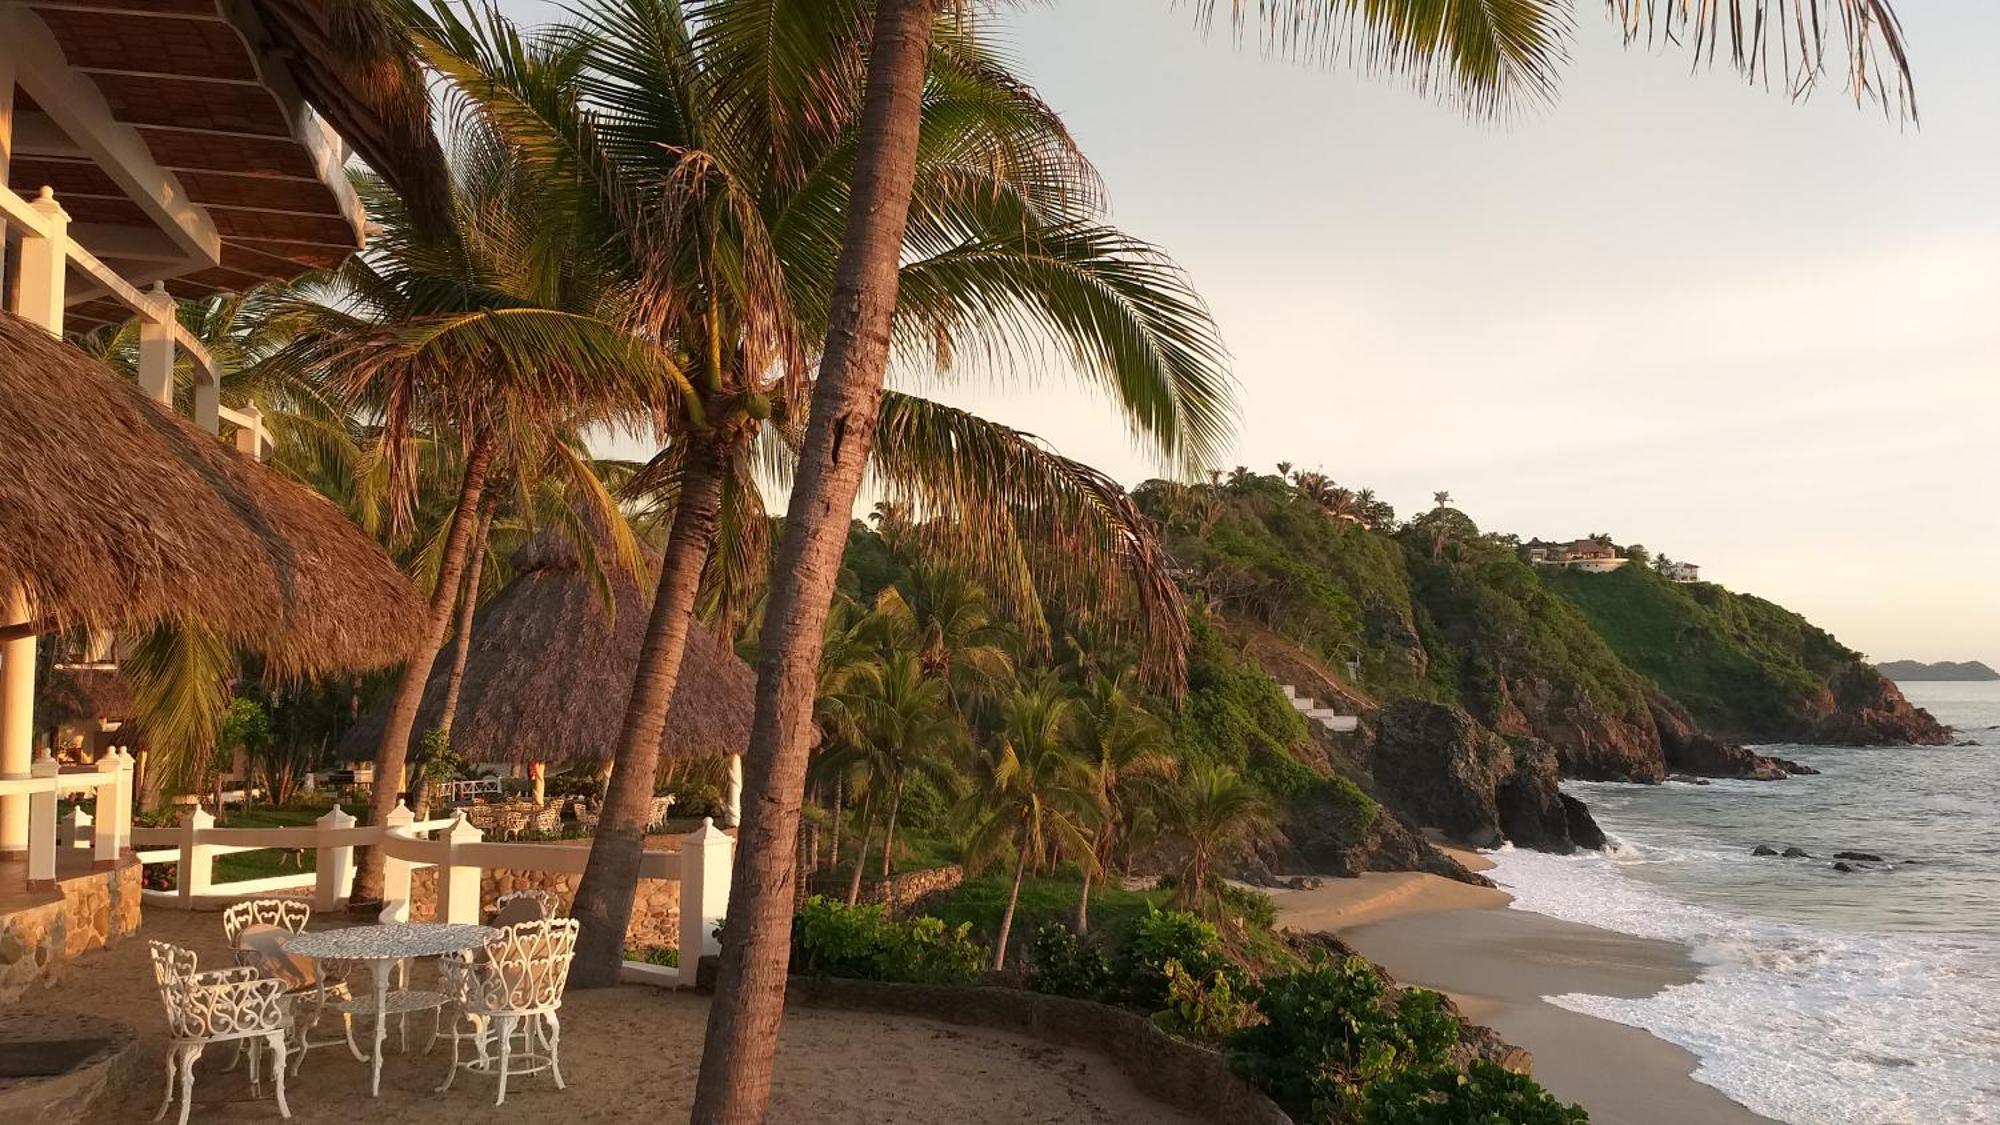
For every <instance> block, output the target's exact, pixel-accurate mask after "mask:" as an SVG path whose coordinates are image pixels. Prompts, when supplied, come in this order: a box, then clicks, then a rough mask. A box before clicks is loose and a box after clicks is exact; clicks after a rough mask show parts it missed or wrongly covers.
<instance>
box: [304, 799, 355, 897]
mask: <svg viewBox="0 0 2000 1125" xmlns="http://www.w3.org/2000/svg"><path fill="white" fill-rule="evenodd" d="M313 826H314V827H316V828H318V829H319V830H320V833H321V835H322V837H324V836H325V834H326V833H329V832H341V833H344V832H346V831H347V830H348V829H350V828H352V827H354V818H353V817H351V816H349V815H347V813H346V812H344V811H343V810H342V809H341V807H340V806H339V805H335V806H333V807H332V808H330V809H328V810H326V815H325V816H322V817H320V818H319V819H318V820H316V821H313ZM353 878H354V845H353V844H350V843H346V842H345V841H337V842H334V843H328V842H326V840H325V839H322V840H321V842H320V845H319V848H318V849H317V858H316V859H315V860H314V863H313V909H314V910H321V911H325V910H333V909H335V908H337V907H339V905H340V900H341V899H342V898H344V897H346V895H347V885H348V883H349V881H350V880H352V879H353Z"/></svg>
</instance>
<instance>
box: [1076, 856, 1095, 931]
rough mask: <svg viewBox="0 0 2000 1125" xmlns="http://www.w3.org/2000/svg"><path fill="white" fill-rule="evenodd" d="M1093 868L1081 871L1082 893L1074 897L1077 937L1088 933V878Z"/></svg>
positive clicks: (1092, 872) (1093, 872) (1093, 870)
mask: <svg viewBox="0 0 2000 1125" xmlns="http://www.w3.org/2000/svg"><path fill="white" fill-rule="evenodd" d="M1095 873H1096V869H1095V868H1090V867H1086V868H1084V869H1083V893H1082V894H1080V895H1078V896H1076V933H1077V936H1078V937H1081V936H1083V935H1084V934H1087V933H1089V932H1090V877H1091V876H1092V875H1093V874H1095Z"/></svg>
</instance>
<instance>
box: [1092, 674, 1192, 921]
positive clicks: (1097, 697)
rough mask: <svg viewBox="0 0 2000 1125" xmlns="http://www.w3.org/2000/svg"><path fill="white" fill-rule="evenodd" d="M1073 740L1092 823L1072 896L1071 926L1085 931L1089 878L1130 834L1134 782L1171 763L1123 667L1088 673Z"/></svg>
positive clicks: (1156, 723)
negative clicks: (1085, 776) (1088, 859)
mask: <svg viewBox="0 0 2000 1125" xmlns="http://www.w3.org/2000/svg"><path fill="white" fill-rule="evenodd" d="M1076 743H1077V746H1078V748H1079V750H1080V751H1081V753H1082V755H1083V757H1084V760H1085V761H1086V762H1087V763H1088V765H1089V767H1090V780H1091V785H1092V790H1093V792H1092V798H1093V804H1094V806H1095V807H1094V808H1093V809H1092V810H1091V812H1092V816H1093V820H1094V823H1095V826H1096V831H1095V832H1094V833H1093V848H1092V855H1093V858H1094V859H1095V861H1096V862H1094V863H1092V864H1089V865H1086V866H1085V867H1084V869H1083V888H1082V890H1081V891H1079V892H1078V894H1077V900H1076V927H1075V929H1076V932H1077V933H1079V934H1081V933H1087V932H1089V930H1090V884H1091V880H1092V879H1093V877H1095V876H1096V874H1097V873H1098V872H1099V871H1100V870H1102V869H1104V868H1105V867H1106V866H1108V865H1109V864H1110V862H1111V858H1112V854H1113V852H1114V851H1115V850H1116V849H1117V848H1118V847H1119V846H1120V845H1121V844H1122V843H1124V842H1125V841H1127V840H1129V839H1130V836H1131V831H1132V828H1133V827H1134V821H1135V819H1136V816H1137V813H1138V811H1139V810H1138V802H1137V800H1136V795H1135V793H1134V789H1135V788H1136V785H1137V783H1139V782H1140V781H1142V780H1146V779H1156V778H1163V777H1168V776H1171V775H1172V774H1173V772H1174V770H1175V767H1176V763H1175V761H1174V759H1173V758H1172V757H1171V756H1170V755H1169V754H1168V753H1167V752H1166V747H1167V743H1168V732H1167V727H1166V724H1164V723H1162V722H1161V721H1160V720H1159V719H1158V717H1156V716H1155V715H1153V714H1152V712H1150V711H1147V710H1146V709H1145V708H1144V707H1143V706H1141V705H1140V703H1139V701H1138V695H1137V692H1136V690H1135V685H1134V683H1133V677H1132V674H1131V672H1130V671H1129V670H1128V671H1121V672H1119V673H1118V674H1116V675H1106V674H1104V673H1101V672H1100V673H1098V674H1097V675H1094V676H1092V677H1091V679H1090V689H1089V691H1088V693H1087V694H1085V695H1084V696H1083V697H1082V698H1081V699H1079V700H1078V706H1077V719H1076Z"/></svg>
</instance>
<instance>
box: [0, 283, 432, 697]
mask: <svg viewBox="0 0 2000 1125" xmlns="http://www.w3.org/2000/svg"><path fill="white" fill-rule="evenodd" d="M14 584H20V585H22V586H25V587H26V589H27V592H28V595H29V597H30V599H31V601H32V604H33V606H34V613H35V619H36V621H37V622H38V623H39V624H42V625H44V626H46V627H48V628H51V629H72V628H93V629H131V628H140V627H145V626H150V625H153V624H156V623H159V622H163V621H170V620H175V619H178V618H179V617H181V616H182V615H192V616H194V617H196V618H199V619H200V620H201V621H203V622H204V623H206V624H207V626H208V627H209V628H211V629H214V630H216V631H217V632H219V633H220V634H221V635H222V636H223V637H225V638H227V639H228V640H230V641H232V642H234V643H236V644H238V645H241V646H242V647H244V648H247V649H250V650H252V651H255V652H258V653H260V654H262V655H263V656H264V658H265V660H266V662H267V666H268V668H269V669H270V670H271V671H272V672H273V673H275V674H277V675H280V676H290V675H299V674H311V673H317V672H326V671H342V670H354V669H362V668H374V667H381V666H383V665H387V664H393V663H395V662H396V661H398V660H401V659H402V658H403V656H404V654H405V653H407V652H408V651H409V650H410V648H411V647H412V646H413V644H414V642H415V640H416V636H417V632H418V629H419V627H420V624H421V621H422V618H423V616H424V605H423V601H422V599H421V598H419V597H418V595H417V592H416V590H415V589H413V588H412V587H411V585H410V583H409V581H408V580H407V579H406V578H404V577H403V575H402V573H401V572H400V571H398V570H397V569H396V566H395V564H394V563H392V562H390V561H389V558H388V556H387V555H385V554H383V553H382V549H381V548H380V547H379V546H377V545H376V543H375V541H374V540H373V539H370V538H369V537H368V536H367V535H365V534H363V533H362V531H361V529H360V528H358V527H356V526H355V525H354V524H353V523H352V522H351V521H349V520H348V519H347V517H346V516H345V515H344V514H343V513H342V512H341V511H340V509H339V508H337V507H335V506H334V505H333V503H332V502H331V501H329V500H327V499H325V498H324V497H322V496H320V495H318V494H317V493H314V492H313V491H312V490H310V489H308V488H305V487H304V486H302V485H299V484H296V483H294V482H292V481H289V480H286V479H284V478H283V477H280V476H279V475H278V474H277V473H275V472H273V471H271V470H270V469H268V468H266V467H265V466H263V465H259V464H257V463H256V462H254V461H252V460H250V459H249V458H247V457H244V456H243V455H241V454H239V453H237V452H236V451H235V450H234V449H232V448H230V447H229V446H227V445H224V444H223V443H222V442H221V441H219V440H217V439H216V438H215V436H214V435H212V434H208V433H205V432H203V431H202V430H201V429H200V428H199V427H197V426H196V425H195V424H194V423H193V422H190V421H188V420H187V419H185V418H182V417H179V416H177V415H175V414H173V413H172V412H171V411H169V410H167V409H166V408H165V407H162V406H160V405H158V404H156V403H154V402H151V401H149V400H147V399H146V398H145V397H144V396H143V395H141V394H140V393H139V391H138V389H137V388H136V387H134V386H132V385H131V384H130V383H129V382H127V381H126V380H124V379H122V378H120V377H119V376H118V375H117V374H116V373H115V372H113V371H112V370H111V369H110V368H108V367H106V366H104V365H103V364H101V363H99V362H97V361H96V360H93V359H91V358H90V357H88V356H86V355H84V354H83V353H82V352H79V351H77V350H76V349H74V348H71V347H69V346H67V345H65V344H62V343H60V342H58V341H57V340H56V339H55V338H54V337H52V336H50V335H49V334H48V333H47V332H44V331H42V330H41V329H39V328H36V327H34V326H33V325H31V324H29V323H27V322H26V321H24V320H21V319H20V318H19V317H16V316H13V315H11V314H0V589H6V588H8V587H10V586H12V585H14Z"/></svg>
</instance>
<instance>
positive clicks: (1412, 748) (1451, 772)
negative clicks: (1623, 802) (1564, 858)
mask: <svg viewBox="0 0 2000 1125" xmlns="http://www.w3.org/2000/svg"><path fill="white" fill-rule="evenodd" d="M1375 780H1376V783H1377V785H1378V786H1379V787H1380V789H1381V797H1382V799H1383V801H1384V803H1386V804H1388V805H1390V806H1392V807H1394V808H1395V809H1397V810H1399V811H1401V812H1404V813H1407V814H1408V815H1409V816H1410V817H1411V819H1413V820H1415V821H1416V822H1418V823H1420V824H1424V825H1427V826H1430V827H1433V828H1437V829H1438V830H1440V831H1442V832H1444V833H1445V834H1446V835H1448V836H1450V837H1452V838H1453V839H1456V840H1461V841H1464V842H1465V843H1467V844H1470V845H1472V846H1474V847H1482V848H1490V847H1496V846H1498V845H1499V844H1500V843H1501V842H1502V841H1504V840H1512V841H1513V842H1514V843H1515V844H1517V845H1519V846H1520V847H1524V848H1535V849H1537V850H1540V851H1553V852H1569V851H1572V850H1574V849H1575V848H1576V847H1577V845H1578V844H1579V843H1581V844H1583V846H1585V847H1599V846H1602V841H1603V833H1601V832H1598V831H1597V827H1596V825H1595V824H1594V823H1590V822H1589V814H1588V813H1587V812H1581V806H1582V803H1581V802H1577V806H1578V809H1579V811H1580V812H1581V815H1580V816H1578V815H1576V814H1572V813H1571V811H1570V808H1569V804H1568V802H1566V801H1565V800H1564V798H1563V794H1562V791H1561V789H1560V788H1559V784H1560V782H1561V780H1562V765H1561V761H1560V759H1559V756H1558V754H1557V752H1556V750H1555V748H1554V747H1553V746H1551V745H1550V744H1549V743H1547V742H1543V741H1541V740H1540V739H1536V738H1528V737H1515V738H1501V737H1500V736H1498V735H1496V734H1494V733H1493V732H1491V731H1489V730H1487V729H1485V728H1484V727H1482V726H1480V725H1479V723H1477V722H1476V721H1474V720H1473V718H1472V716H1471V715H1469V714H1467V713H1466V712H1465V711H1463V710H1460V709H1459V708H1456V707H1451V706H1447V705H1445V704H1441V703H1427V702H1423V701H1420V700H1405V701H1403V702H1401V703H1397V704H1395V705H1393V706H1391V707H1389V708H1388V709H1386V710H1384V711H1383V712H1382V714H1381V716H1380V719H1379V721H1378V724H1377V729H1376V745H1375ZM1573 823H1576V824H1579V825H1587V827H1586V828H1585V829H1584V836H1585V839H1584V840H1578V839H1577V838H1576V835H1575V832H1574V831H1573V829H1572V824H1573ZM1592 841H1595V842H1592Z"/></svg>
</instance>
